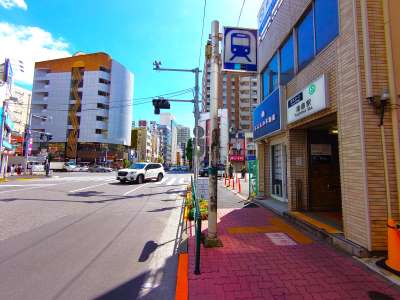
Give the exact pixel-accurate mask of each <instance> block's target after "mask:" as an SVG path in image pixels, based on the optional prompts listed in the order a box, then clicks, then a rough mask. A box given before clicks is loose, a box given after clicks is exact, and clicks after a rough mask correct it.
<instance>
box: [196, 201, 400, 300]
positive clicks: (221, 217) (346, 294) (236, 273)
mask: <svg viewBox="0 0 400 300" xmlns="http://www.w3.org/2000/svg"><path fill="white" fill-rule="evenodd" d="M276 219H277V217H276V216H275V215H274V214H273V213H271V212H270V211H268V210H266V209H264V208H245V209H243V208H242V209H219V210H218V233H219V238H220V239H221V240H222V242H223V244H224V247H222V248H213V249H205V248H204V247H202V249H201V275H194V273H193V271H194V245H195V241H194V237H193V234H194V230H193V227H190V233H189V299H190V300H200V299H206V300H213V299H218V300H224V299H226V300H236V299H238V300H239V299H240V300H250V299H253V300H255V299H400V290H399V289H398V288H395V287H394V286H392V285H391V284H389V283H388V282H387V281H385V280H384V279H383V278H381V277H380V276H379V275H377V274H375V273H373V272H371V271H370V270H368V269H367V268H366V267H365V266H363V265H361V264H360V263H359V262H357V261H355V260H354V259H353V258H351V257H349V256H347V255H345V254H343V253H341V252H338V251H336V250H334V249H333V248H331V247H330V246H328V245H325V244H323V243H321V242H319V241H314V240H312V239H310V238H309V237H306V236H304V234H302V233H301V232H299V231H298V230H297V229H296V228H294V227H292V226H291V225H288V224H286V223H285V222H283V220H281V219H280V220H279V221H277V220H276ZM274 220H275V221H274ZM206 225H207V222H203V227H206ZM238 228H239V229H240V228H243V230H237V229H238ZM268 228H271V229H273V228H275V229H276V230H279V231H280V232H286V233H287V236H288V237H290V238H291V239H292V240H293V241H296V245H294V246H293V245H292V246H277V245H275V244H274V243H273V242H272V241H271V240H270V239H269V238H268V237H267V236H266V234H265V233H264V232H263V230H265V232H270V231H271V230H268ZM272 231H273V230H272ZM203 232H205V233H206V229H204V228H203ZM238 232H239V233H238ZM371 291H375V292H379V293H383V294H385V295H387V296H390V297H392V298H370V297H369V295H368V293H369V292H371Z"/></svg>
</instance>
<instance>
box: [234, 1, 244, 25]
mask: <svg viewBox="0 0 400 300" xmlns="http://www.w3.org/2000/svg"><path fill="white" fill-rule="evenodd" d="M245 3H246V0H243V3H242V8H241V9H240V13H239V18H238V21H237V25H236V26H239V23H240V18H241V16H242V11H243V7H244V4H245Z"/></svg>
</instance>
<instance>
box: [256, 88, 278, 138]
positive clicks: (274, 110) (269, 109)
mask: <svg viewBox="0 0 400 300" xmlns="http://www.w3.org/2000/svg"><path fill="white" fill-rule="evenodd" d="M279 130H281V108H280V89H276V90H275V91H274V92H272V94H270V95H269V96H268V97H267V98H265V100H264V101H263V102H261V103H260V104H259V105H258V106H257V107H256V109H255V110H254V112H253V137H254V139H255V140H257V139H260V138H263V137H266V136H269V135H271V134H273V133H275V132H278V131H279Z"/></svg>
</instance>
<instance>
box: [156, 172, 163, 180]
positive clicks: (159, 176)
mask: <svg viewBox="0 0 400 300" xmlns="http://www.w3.org/2000/svg"><path fill="white" fill-rule="evenodd" d="M163 177H164V176H163V174H162V173H160V174H158V176H157V181H161V180H162V179H163Z"/></svg>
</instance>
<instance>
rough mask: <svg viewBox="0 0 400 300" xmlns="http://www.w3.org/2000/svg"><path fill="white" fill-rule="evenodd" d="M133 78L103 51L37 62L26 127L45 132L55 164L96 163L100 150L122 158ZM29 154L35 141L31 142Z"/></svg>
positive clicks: (129, 120)
mask: <svg viewBox="0 0 400 300" xmlns="http://www.w3.org/2000/svg"><path fill="white" fill-rule="evenodd" d="M132 97H133V74H132V73H131V72H129V71H128V70H127V69H126V68H125V67H124V66H123V65H121V64H120V63H119V62H117V61H115V60H114V59H112V58H111V57H110V56H109V55H108V54H106V53H102V52H99V53H93V54H82V53H77V54H75V55H74V56H72V57H66V58H61V59H55V60H49V61H42V62H37V63H36V64H35V74H34V80H33V89H32V113H34V114H36V115H40V116H46V117H50V118H48V120H47V121H45V122H43V120H41V119H37V118H33V119H32V129H34V130H37V131H43V132H49V133H51V134H52V135H53V140H52V141H51V143H50V145H49V151H50V152H52V153H53V155H54V156H56V157H58V158H59V159H61V160H66V159H77V160H78V161H79V160H81V161H96V160H98V159H100V158H101V156H102V153H103V152H104V149H107V151H108V157H109V158H110V157H111V158H123V154H124V151H125V148H126V146H129V145H130V142H131V124H132ZM34 142H36V143H34V150H35V149H36V150H37V149H38V146H39V145H38V143H37V141H35V140H34Z"/></svg>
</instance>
